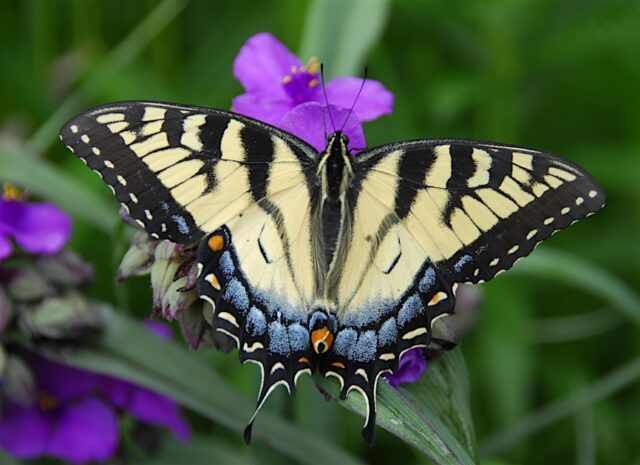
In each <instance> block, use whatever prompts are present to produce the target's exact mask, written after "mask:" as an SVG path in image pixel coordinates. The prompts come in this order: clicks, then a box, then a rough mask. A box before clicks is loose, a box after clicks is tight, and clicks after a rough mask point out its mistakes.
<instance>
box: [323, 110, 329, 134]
mask: <svg viewBox="0 0 640 465" xmlns="http://www.w3.org/2000/svg"><path fill="white" fill-rule="evenodd" d="M327 108H329V107H328V106H327ZM322 130H323V131H324V140H325V141H328V140H329V138H328V137H327V119H326V116H325V110H324V107H322Z"/></svg>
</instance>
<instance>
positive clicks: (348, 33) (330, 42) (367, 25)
mask: <svg viewBox="0 0 640 465" xmlns="http://www.w3.org/2000/svg"><path fill="white" fill-rule="evenodd" d="M389 9H390V3H389V1H388V0H351V1H349V2H344V1H341V0H315V1H313V2H312V3H311V5H310V6H309V8H308V10H307V19H306V22H305V27H304V35H303V37H302V44H301V47H300V54H299V56H300V57H301V58H302V59H306V58H310V57H312V56H316V57H318V58H319V59H320V60H322V62H323V63H324V64H325V65H326V67H325V71H326V72H327V75H328V76H346V75H354V74H356V75H357V74H360V73H362V68H363V65H364V64H365V60H366V57H367V54H368V53H369V51H370V49H371V47H372V46H373V45H374V44H375V43H376V42H377V41H378V39H379V38H380V35H381V34H382V31H383V29H384V26H385V23H386V19H387V16H388V14H389Z"/></svg>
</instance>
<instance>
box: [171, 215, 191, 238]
mask: <svg viewBox="0 0 640 465" xmlns="http://www.w3.org/2000/svg"><path fill="white" fill-rule="evenodd" d="M171 219H172V220H173V221H175V223H176V226H178V231H180V232H181V233H182V234H185V235H186V234H189V226H187V220H185V219H184V216H182V215H171Z"/></svg>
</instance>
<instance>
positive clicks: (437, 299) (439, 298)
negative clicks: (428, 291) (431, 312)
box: [427, 291, 447, 305]
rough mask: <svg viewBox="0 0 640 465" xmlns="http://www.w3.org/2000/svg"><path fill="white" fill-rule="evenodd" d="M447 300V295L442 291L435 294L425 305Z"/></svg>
mask: <svg viewBox="0 0 640 465" xmlns="http://www.w3.org/2000/svg"><path fill="white" fill-rule="evenodd" d="M446 298H447V294H445V293H444V292H442V291H438V292H436V295H434V296H433V297H431V300H430V301H429V303H428V304H427V305H435V304H437V303H438V302H440V301H442V300H444V299H446Z"/></svg>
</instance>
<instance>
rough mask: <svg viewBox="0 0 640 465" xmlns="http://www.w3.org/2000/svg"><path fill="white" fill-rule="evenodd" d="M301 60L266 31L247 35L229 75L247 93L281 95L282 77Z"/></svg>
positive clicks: (283, 92)
mask: <svg viewBox="0 0 640 465" xmlns="http://www.w3.org/2000/svg"><path fill="white" fill-rule="evenodd" d="M301 64H302V63H301V62H300V60H298V58H297V57H296V56H295V55H294V54H293V53H291V52H290V51H289V50H288V49H287V47H285V46H284V45H283V44H282V43H281V42H280V41H279V40H278V39H276V38H275V37H274V36H273V35H272V34H269V33H268V32H261V33H259V34H256V35H254V36H252V37H250V38H249V39H248V40H247V41H246V42H245V44H244V45H243V46H242V48H241V49H240V52H238V55H237V56H236V59H235V60H234V62H233V75H234V76H235V77H236V79H238V81H240V82H241V83H242V85H243V86H244V88H245V89H246V90H247V92H249V93H258V94H262V95H264V96H276V97H279V96H281V97H285V91H284V89H283V87H282V79H283V78H284V77H285V76H286V75H287V74H289V73H290V72H291V67H292V66H300V65H301Z"/></svg>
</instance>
